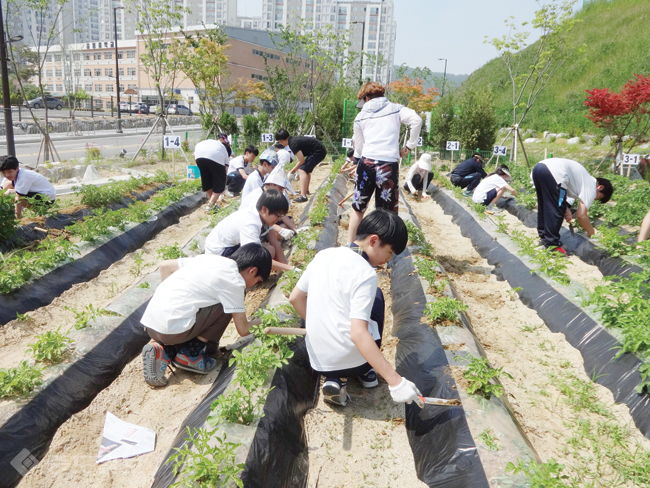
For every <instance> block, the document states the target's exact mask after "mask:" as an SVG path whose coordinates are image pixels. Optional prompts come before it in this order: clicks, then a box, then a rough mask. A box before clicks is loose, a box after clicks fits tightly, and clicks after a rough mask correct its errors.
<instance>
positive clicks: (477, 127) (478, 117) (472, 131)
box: [452, 84, 498, 149]
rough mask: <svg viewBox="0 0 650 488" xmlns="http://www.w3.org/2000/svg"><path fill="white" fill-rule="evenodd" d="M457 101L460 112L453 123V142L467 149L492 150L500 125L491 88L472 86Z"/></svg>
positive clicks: (460, 94)
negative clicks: (458, 142)
mask: <svg viewBox="0 0 650 488" xmlns="http://www.w3.org/2000/svg"><path fill="white" fill-rule="evenodd" d="M456 100H457V102H458V108H459V110H458V117H455V118H454V119H453V122H452V132H453V139H452V140H458V141H460V145H461V147H465V148H471V149H474V148H483V149H488V148H491V147H492V145H493V144H494V142H495V140H496V130H497V125H498V124H497V116H496V111H495V109H494V98H493V96H492V90H491V88H490V87H489V86H488V87H486V86H480V87H479V86H477V85H476V84H474V85H471V86H469V87H467V88H466V89H465V90H463V91H462V92H461V93H459V94H458V96H457V98H456Z"/></svg>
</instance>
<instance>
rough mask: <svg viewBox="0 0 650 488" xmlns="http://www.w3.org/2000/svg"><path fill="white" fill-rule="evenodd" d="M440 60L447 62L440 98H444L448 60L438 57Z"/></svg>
mask: <svg viewBox="0 0 650 488" xmlns="http://www.w3.org/2000/svg"><path fill="white" fill-rule="evenodd" d="M438 61H444V62H445V72H444V74H443V75H442V95H440V98H444V96H445V85H446V84H447V60H446V59H445V58H438Z"/></svg>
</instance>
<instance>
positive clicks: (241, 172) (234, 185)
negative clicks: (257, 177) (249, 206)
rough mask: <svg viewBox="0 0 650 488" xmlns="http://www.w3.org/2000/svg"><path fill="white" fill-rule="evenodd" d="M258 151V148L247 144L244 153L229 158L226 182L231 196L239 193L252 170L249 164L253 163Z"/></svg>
mask: <svg viewBox="0 0 650 488" xmlns="http://www.w3.org/2000/svg"><path fill="white" fill-rule="evenodd" d="M259 152H260V151H259V149H257V148H256V147H255V146H248V147H247V148H246V149H244V154H242V155H241V156H237V157H236V158H232V159H231V160H230V164H229V165H228V177H227V179H226V184H227V185H228V191H229V192H230V195H231V196H238V195H239V194H240V193H241V191H242V188H244V185H245V184H246V179H247V178H248V175H249V174H251V172H252V171H253V167H252V166H251V164H253V161H255V158H256V157H257V155H258V154H259Z"/></svg>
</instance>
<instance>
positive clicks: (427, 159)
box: [418, 153, 431, 171]
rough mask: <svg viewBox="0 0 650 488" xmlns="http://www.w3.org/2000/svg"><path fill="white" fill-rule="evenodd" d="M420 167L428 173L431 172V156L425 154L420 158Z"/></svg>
mask: <svg viewBox="0 0 650 488" xmlns="http://www.w3.org/2000/svg"><path fill="white" fill-rule="evenodd" d="M418 166H419V167H420V168H422V169H424V170H426V171H431V154H428V153H424V154H423V155H422V156H420V159H419V160H418Z"/></svg>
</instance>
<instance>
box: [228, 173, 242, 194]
mask: <svg viewBox="0 0 650 488" xmlns="http://www.w3.org/2000/svg"><path fill="white" fill-rule="evenodd" d="M226 184H227V185H228V191H229V192H230V193H241V191H242V190H243V189H244V185H245V184H246V180H245V179H244V177H243V176H242V175H241V173H240V172H239V171H237V172H236V173H230V174H229V175H228V179H227V180H226Z"/></svg>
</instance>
